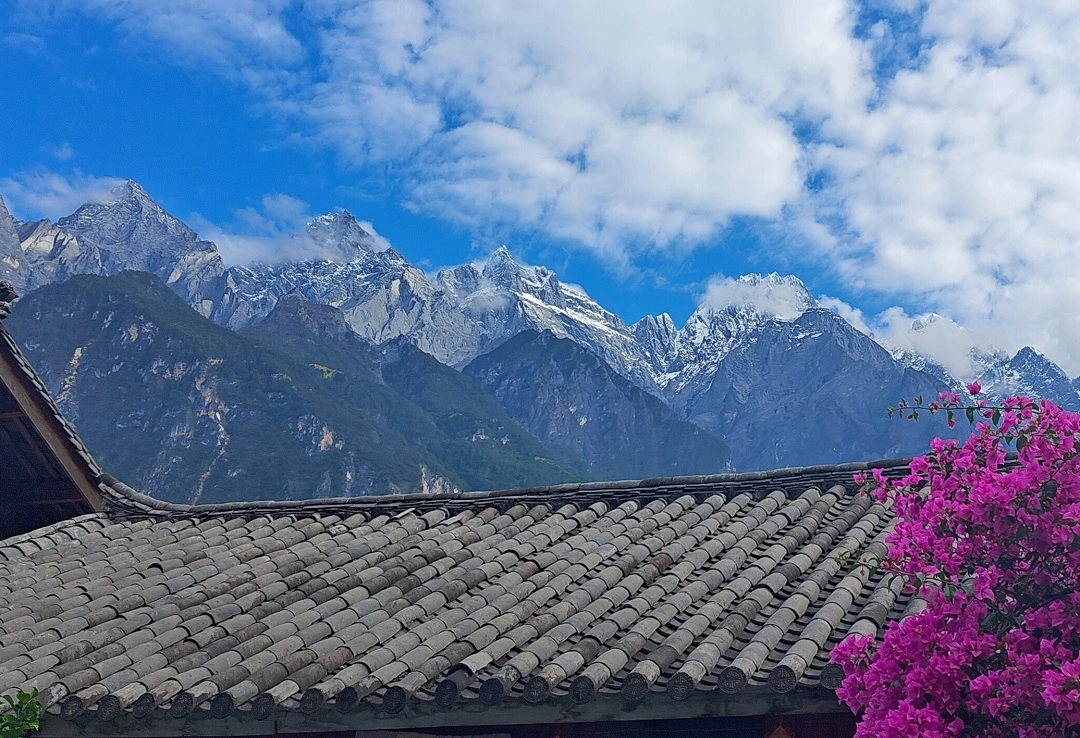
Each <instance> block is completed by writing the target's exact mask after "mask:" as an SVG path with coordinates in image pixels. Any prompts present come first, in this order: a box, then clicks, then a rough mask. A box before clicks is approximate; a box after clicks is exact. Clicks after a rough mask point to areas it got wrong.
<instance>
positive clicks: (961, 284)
mask: <svg viewBox="0 0 1080 738" xmlns="http://www.w3.org/2000/svg"><path fill="white" fill-rule="evenodd" d="M922 33H923V34H924V36H925V37H926V38H930V37H932V38H933V39H934V42H933V45H932V46H929V48H928V49H927V50H926V51H925V52H924V55H923V58H922V59H921V60H920V63H919V65H918V67H917V68H914V69H908V70H904V71H901V72H900V73H898V74H897V75H896V77H895V79H894V80H893V81H892V82H891V84H889V85H888V87H886V88H884V89H882V90H881V99H880V104H879V105H877V106H876V107H875V108H873V109H872V110H871V111H870V112H868V113H866V114H865V115H859V116H855V117H853V118H851V119H850V120H848V121H844V123H846V125H844V126H842V128H841V129H840V131H839V134H838V136H839V141H840V144H839V145H836V146H833V145H820V146H816V147H813V148H812V149H811V151H810V155H811V157H812V161H813V164H814V166H817V167H821V168H822V169H823V170H825V171H826V172H828V174H829V179H830V182H831V184H830V186H829V187H828V189H827V190H826V191H824V192H823V193H820V194H817V195H811V196H809V197H808V200H809V201H810V203H811V205H812V207H813V208H814V209H815V214H816V215H817V216H818V217H822V216H823V215H824V214H825V213H828V214H830V215H832V216H839V224H838V225H837V226H836V227H834V229H833V235H834V236H835V240H833V241H832V242H831V243H828V242H824V243H825V244H826V248H827V249H828V253H829V254H830V257H831V258H832V259H833V260H834V263H835V264H836V265H837V267H838V268H839V269H840V271H841V273H842V274H845V275H846V276H847V277H848V278H849V279H850V280H851V281H852V282H853V283H858V284H860V285H861V286H862V287H863V288H864V289H869V290H874V291H876V292H879V293H882V292H883V293H889V294H892V295H894V296H895V297H896V299H898V301H915V300H917V301H918V302H919V303H921V304H924V305H930V306H933V307H934V308H935V309H936V310H938V311H939V312H943V313H946V314H949V315H951V316H952V317H954V318H956V319H957V320H959V321H960V322H961V323H964V324H965V325H969V326H971V327H973V328H976V327H977V328H978V329H979V330H983V331H987V332H989V331H990V330H991V329H992V330H993V332H994V337H995V342H997V343H998V344H999V345H1001V346H1003V347H1007V348H1009V349H1010V350H1015V349H1016V348H1018V347H1019V346H1021V345H1023V344H1032V345H1035V346H1038V347H1040V348H1041V349H1042V350H1043V351H1044V352H1046V353H1047V354H1048V355H1049V356H1051V357H1052V358H1053V359H1055V360H1056V361H1058V362H1059V363H1060V364H1062V365H1063V366H1064V367H1065V368H1066V369H1067V370H1069V371H1070V372H1071V373H1072V374H1074V375H1075V374H1077V373H1080V332H1078V331H1076V330H1075V323H1076V316H1078V315H1080V263H1078V260H1077V257H1078V255H1080V47H1078V46H1077V45H1076V43H1075V39H1076V38H1077V37H1080V6H1077V5H1076V4H1075V3H1063V2H1041V1H1040V2H1019V1H1018V0H1017V1H1009V0H1001V1H1000V2H994V3H990V4H985V3H984V4H978V5H973V4H970V3H963V2H955V1H953V2H934V3H930V4H929V6H928V9H927V12H926V16H925V18H924V20H923V25H922Z"/></svg>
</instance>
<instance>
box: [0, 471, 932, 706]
mask: <svg viewBox="0 0 1080 738" xmlns="http://www.w3.org/2000/svg"><path fill="white" fill-rule="evenodd" d="M855 468H857V467H855V466H848V467H830V468H818V469H809V470H806V469H803V470H789V471H787V472H778V473H774V474H772V475H767V474H759V475H724V476H715V477H686V478H674V479H663V480H651V481H648V482H633V483H627V482H621V483H606V484H591V485H568V486H563V487H558V488H543V489H533V490H520V491H517V492H508V493H499V494H494V493H487V494H472V495H469V494H465V495H460V496H458V497H451V498H431V497H426V498H418V497H410V498H391V499H380V500H367V501H364V500H354V501H341V500H337V501H323V502H316V503H303V504H300V503H274V504H254V503H237V504H234V505H220V506H212V507H202V508H187V507H180V506H168V505H164V504H163V503H154V502H151V501H148V499H147V498H142V497H141V496H138V495H135V494H133V493H131V492H130V490H128V489H127V488H125V487H124V486H123V485H121V484H119V483H117V484H115V485H114V487H115V488H116V491H108V493H107V499H108V500H109V501H110V510H109V511H108V512H106V513H96V514H91V515H86V516H82V517H80V518H76V519H73V520H70V521H66V522H63V523H59V524H56V525H53V526H51V527H49V528H46V529H42V530H39V531H36V532H34V533H32V534H28V535H24V536H19V537H16V538H13V539H9V540H8V541H4V542H0V692H2V693H11V692H13V691H15V690H19V689H23V690H28V689H31V688H35V687H36V688H37V689H39V690H40V691H41V700H42V702H43V704H44V705H45V706H46V707H47V709H48V711H49V713H50V714H59V715H60V716H61V717H63V718H65V719H76V720H80V721H86V720H105V721H107V720H113V719H117V718H121V719H123V720H140V719H142V720H146V719H155V720H169V719H172V720H174V721H175V720H192V719H196V718H198V719H205V720H213V719H214V718H226V717H229V716H242V717H244V718H245V719H248V720H266V719H270V718H272V717H274V716H281V715H283V714H289V713H291V714H294V715H297V716H304V715H311V716H315V715H324V716H327V715H329V716H335V718H334V719H339V720H340V719H342V718H343V717H345V716H346V715H347V714H367V715H381V716H386V715H394V714H404V715H408V714H419V713H432V712H433V711H438V710H441V711H443V712H451V713H452V712H453V711H455V710H462V711H465V712H468V713H470V714H473V713H476V712H477V711H483V710H496V711H497V710H506V709H509V708H511V707H513V706H514V705H518V706H527V705H538V704H557V705H564V706H569V707H573V706H581V705H585V704H587V703H590V702H594V701H604V700H606V701H608V702H609V703H610V704H612V705H618V706H620V707H621V708H623V709H626V708H631V707H633V706H634V705H637V704H639V703H641V702H642V701H643V700H647V701H648V702H649V703H650V704H659V703H664V704H668V705H674V703H675V702H677V701H680V700H685V699H687V698H693V699H695V700H701V699H703V698H707V699H708V700H712V701H713V704H714V705H715V704H734V703H737V702H738V701H740V700H745V699H747V698H748V696H749V695H757V696H759V697H760V696H762V695H765V696H768V695H773V696H779V695H786V694H788V693H790V694H803V693H805V694H811V693H813V694H818V695H819V696H820V694H821V693H823V692H824V688H823V685H824V687H835V686H836V681H835V677H836V674H835V673H830V672H829V671H828V670H825V671H824V673H823V667H825V665H826V664H827V656H828V652H829V650H830V648H831V647H832V646H833V645H835V643H837V642H838V641H839V640H840V639H842V638H843V637H844V636H845V635H846V634H848V633H850V632H872V631H874V630H875V629H877V628H879V627H881V626H882V625H883V623H884V622H885V620H886V619H887V618H898V617H900V616H901V615H902V614H903V613H904V611H905V608H909V607H913V606H917V605H918V603H917V602H915V603H911V602H909V601H908V599H907V597H906V595H904V594H903V593H902V592H901V587H900V583H899V582H898V581H897V580H895V579H893V578H890V577H888V576H886V575H882V574H881V573H872V572H871V570H870V569H869V568H868V567H865V566H853V564H854V562H855V561H856V560H858V561H862V562H865V563H871V562H872V561H874V560H876V559H877V558H878V557H880V556H881V555H882V554H883V553H884V550H885V549H884V544H883V537H884V536H885V534H886V531H887V530H888V526H889V523H890V514H889V512H888V511H887V510H886V509H884V508H883V507H881V506H880V505H879V504H876V503H875V502H873V501H872V500H871V499H869V498H868V497H866V496H865V495H862V494H852V493H850V492H849V491H848V490H847V489H845V487H843V486H841V485H842V484H843V483H844V482H849V483H850V479H851V472H852V471H853V470H854V469H855ZM152 507H156V508H169V509H167V510H166V509H159V510H151V508H152ZM832 699H833V701H835V698H832ZM342 713H344V714H345V715H342ZM462 721H463V722H464V721H467V718H466V717H462Z"/></svg>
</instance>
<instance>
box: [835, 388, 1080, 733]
mask: <svg viewBox="0 0 1080 738" xmlns="http://www.w3.org/2000/svg"><path fill="white" fill-rule="evenodd" d="M980 389H981V388H980V387H979V386H978V385H971V386H969V387H968V391H969V392H970V393H971V394H972V395H977V394H978V393H979V391H980ZM960 401H961V398H960V397H958V396H957V395H955V394H949V393H943V394H942V395H941V397H940V398H939V400H938V401H936V402H933V403H929V404H928V405H923V404H922V400H921V398H916V401H915V402H914V403H901V408H902V411H903V413H904V414H905V415H908V416H911V415H917V411H918V410H920V409H921V410H924V411H926V412H929V413H934V414H936V413H946V414H947V415H948V418H949V420H950V421H952V420H954V418H955V417H956V416H964V415H966V416H967V417H968V418H969V419H972V420H973V421H974V423H975V431H974V433H973V434H972V435H971V437H970V438H969V439H968V440H967V441H966V442H964V443H962V444H961V443H959V442H957V441H955V440H941V439H937V440H935V441H934V442H933V443H932V444H931V450H930V453H929V454H927V455H926V456H923V457H920V458H917V459H915V460H913V461H912V463H911V473H910V474H909V475H908V476H906V477H904V478H901V479H893V480H890V479H886V478H885V476H884V475H882V474H881V473H880V472H879V473H877V474H876V475H875V476H874V478H873V479H866V478H859V479H858V481H859V482H860V483H862V484H865V485H866V486H867V487H869V488H870V489H871V490H872V491H873V494H875V495H876V496H877V498H878V499H879V500H882V501H883V502H886V503H888V504H891V505H892V506H893V509H894V511H895V513H896V515H897V522H896V525H895V528H894V530H893V532H892V533H891V534H890V536H889V539H888V542H889V555H888V557H887V559H886V561H885V562H883V564H882V566H883V568H885V569H886V570H887V571H889V572H890V573H891V574H895V575H902V576H904V577H905V578H906V579H907V581H908V582H909V584H910V586H911V587H912V588H913V589H914V590H915V594H916V595H917V596H918V597H920V598H922V599H923V600H925V607H924V608H923V609H922V610H921V611H918V612H915V614H911V615H909V616H908V617H906V618H904V619H902V620H901V621H899V622H893V623H891V624H890V625H889V626H888V627H887V629H886V631H885V634H884V636H883V637H882V638H881V639H878V640H875V639H874V638H873V637H866V638H857V637H855V638H849V639H848V640H845V641H843V642H842V643H840V644H838V645H837V646H836V648H835V649H834V651H833V660H834V661H836V662H837V663H840V664H841V665H843V667H844V672H845V678H844V681H843V684H842V686H841V688H840V689H839V690H838V695H839V697H840V699H841V701H843V702H844V703H845V704H847V705H848V706H849V707H850V708H851V709H852V710H854V711H855V712H856V714H857V715H859V718H860V719H859V725H858V729H857V732H856V736H857V737H858V738H869V737H870V736H874V737H875V738H915V737H916V736H918V737H920V738H937V737H938V736H950V737H953V738H958V737H960V736H986V737H987V738H1005V737H1006V736H1008V737H1009V738H1013V737H1019V738H1036V737H1038V738H1051V737H1054V738H1059V737H1061V736H1080V443H1078V437H1080V415H1076V414H1074V413H1069V412H1066V411H1064V410H1061V409H1060V408H1058V407H1056V406H1055V405H1053V404H1052V403H1050V402H1047V401H1043V402H1041V403H1035V402H1033V401H1031V400H1029V399H1027V398H1024V397H1011V398H1008V399H1006V400H1005V401H1004V402H1002V403H1001V404H1000V405H997V406H990V405H988V404H987V403H986V402H985V401H982V400H979V401H977V402H973V403H971V404H969V405H967V406H961V405H960V404H959V403H960ZM1009 452H1014V453H1015V455H1014V456H1009V455H1008V454H1009ZM915 609H917V608H915Z"/></svg>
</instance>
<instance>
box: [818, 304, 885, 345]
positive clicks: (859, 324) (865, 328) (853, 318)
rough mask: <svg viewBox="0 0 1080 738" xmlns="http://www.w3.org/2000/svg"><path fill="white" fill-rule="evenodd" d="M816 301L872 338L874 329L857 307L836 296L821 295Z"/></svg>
mask: <svg viewBox="0 0 1080 738" xmlns="http://www.w3.org/2000/svg"><path fill="white" fill-rule="evenodd" d="M817 303H818V305H820V306H821V307H823V308H825V309H826V310H832V311H833V312H834V313H836V314H837V315H839V316H840V317H841V318H843V319H844V320H846V321H847V322H848V323H850V324H851V326H852V327H853V328H855V330H857V331H859V332H860V333H865V334H866V335H868V336H870V337H871V338H873V336H874V331H873V329H872V328H871V327H870V325H869V324H868V323H867V321H866V315H864V314H863V311H862V310H860V309H859V308H857V307H854V306H852V305H849V304H848V303H846V302H844V301H843V300H841V299H840V298H838V297H829V296H828V295H822V296H821V297H818V298H817Z"/></svg>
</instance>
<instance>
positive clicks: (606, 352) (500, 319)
mask: <svg viewBox="0 0 1080 738" xmlns="http://www.w3.org/2000/svg"><path fill="white" fill-rule="evenodd" d="M292 292H297V293H299V294H301V295H302V296H304V297H305V298H306V299H308V300H311V301H313V302H320V303H324V304H327V305H333V306H334V307H337V308H340V309H341V310H342V312H343V313H344V314H345V317H346V320H348V321H349V324H350V325H351V326H352V327H353V330H355V331H356V332H357V333H359V334H360V335H362V336H364V337H365V338H369V339H371V340H372V341H374V342H376V343H382V342H384V341H389V340H392V339H395V338H399V337H405V338H406V339H407V340H409V341H410V342H411V343H413V344H415V345H416V346H417V347H419V348H420V349H422V350H424V351H425V352H427V353H429V354H431V355H432V356H434V357H435V358H436V359H438V360H439V361H441V362H443V363H445V364H449V365H451V366H462V365H464V364H466V363H468V362H469V361H471V360H472V359H474V358H476V357H477V356H479V355H480V354H482V353H484V352H485V351H487V350H490V349H491V348H494V347H495V346H497V345H499V344H500V343H502V342H503V341H505V340H507V339H509V338H511V337H513V336H515V335H517V334H518V333H520V332H521V331H523V330H537V331H544V330H547V331H550V332H552V333H554V334H555V335H556V336H559V337H562V338H571V339H573V340H575V341H577V342H578V343H580V344H583V345H585V346H586V347H587V348H589V349H591V350H592V351H593V352H594V353H596V354H598V355H599V356H601V357H602V358H603V359H604V360H605V361H607V362H608V363H609V364H611V365H612V367H613V368H615V370H616V371H618V372H619V373H620V374H622V375H623V376H626V377H628V378H630V379H631V380H632V381H634V382H635V383H638V384H639V385H642V386H646V387H648V386H651V384H652V377H651V374H650V372H649V369H648V365H647V363H646V362H645V361H643V360H642V359H641V358H640V356H639V352H638V349H637V346H636V343H635V341H634V338H633V336H632V334H631V332H630V330H629V328H627V326H626V325H625V324H624V323H623V322H622V320H621V319H620V318H619V317H618V316H617V315H615V314H614V313H611V312H609V311H607V310H604V309H603V308H602V307H600V305H598V304H597V303H596V302H595V301H593V300H592V299H591V298H589V296H588V295H587V294H585V292H584V291H582V290H581V289H580V288H578V287H574V286H572V285H566V284H562V283H561V282H560V281H559V279H558V277H556V276H555V274H554V272H551V271H550V270H548V269H545V268H543V267H530V266H523V265H521V264H518V263H517V262H516V261H514V259H513V257H512V256H511V255H510V252H509V251H508V250H507V249H506V248H505V247H504V248H500V249H499V250H497V251H496V252H495V253H494V254H493V255H492V256H491V257H490V259H489V260H488V261H487V263H486V264H485V265H484V266H483V269H482V270H480V269H477V268H476V267H474V266H472V265H465V266H460V267H456V268H453V269H446V270H443V271H441V272H439V274H437V275H436V276H435V278H434V279H432V278H430V277H429V276H428V275H426V274H425V273H424V272H422V271H420V270H419V269H417V268H415V267H414V266H412V265H411V264H409V262H408V261H407V260H406V259H405V258H404V257H403V256H401V254H399V253H398V252H396V251H395V250H394V249H387V250H386V251H381V252H372V251H364V252H361V253H359V254H358V256H357V257H356V258H355V259H353V260H351V261H347V262H344V263H341V262H333V261H327V260H312V261H304V262H291V263H286V264H279V265H258V266H251V267H234V268H232V269H230V270H229V272H228V276H227V288H226V291H225V294H224V295H223V296H222V299H221V300H220V301H219V303H218V305H217V307H216V308H215V311H214V314H213V317H214V319H215V320H217V321H218V322H219V323H222V324H224V325H226V326H228V327H231V328H241V327H245V326H248V325H252V324H254V323H257V322H258V321H259V320H261V319H262V318H263V317H265V316H266V315H268V314H269V313H270V311H272V310H273V308H274V305H275V304H276V303H277V301H278V300H279V299H280V298H281V297H282V296H284V295H286V294H289V293H292Z"/></svg>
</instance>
